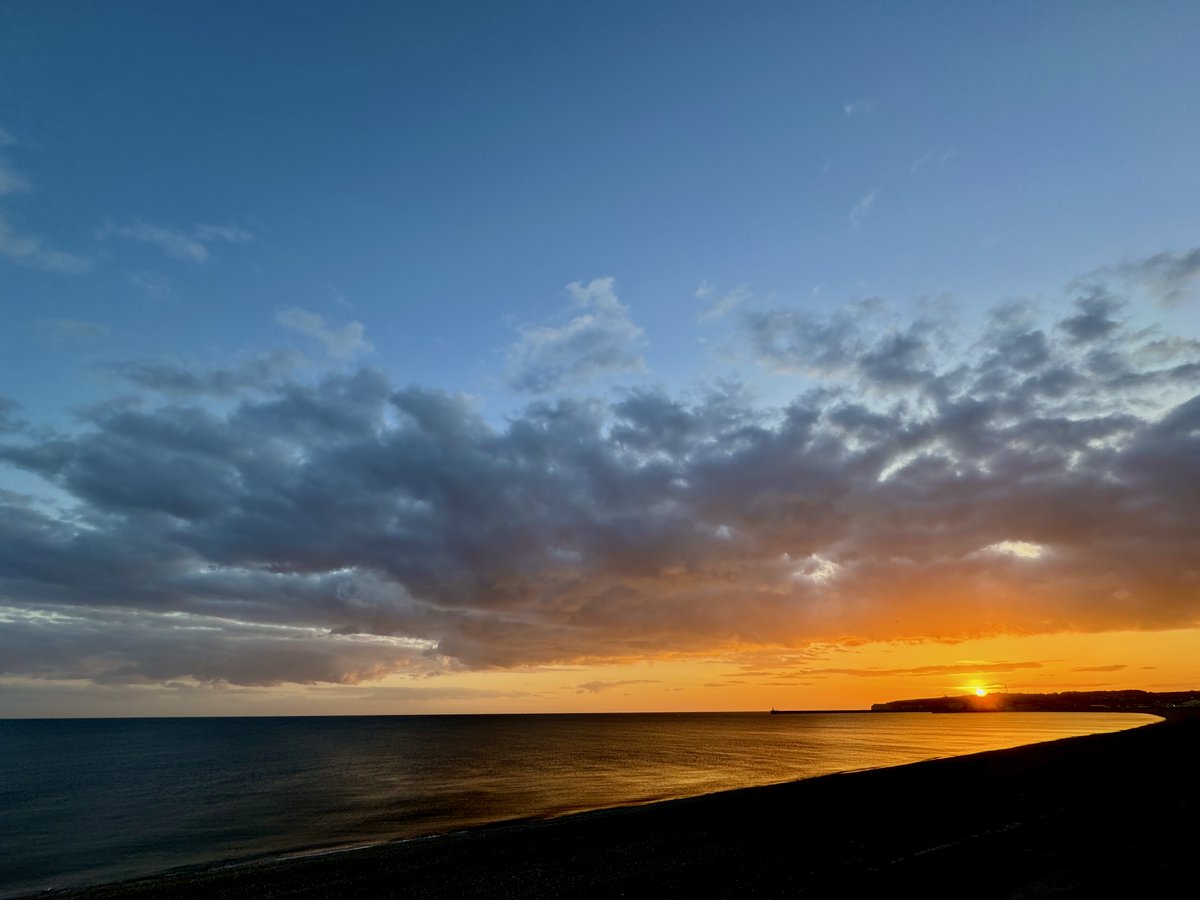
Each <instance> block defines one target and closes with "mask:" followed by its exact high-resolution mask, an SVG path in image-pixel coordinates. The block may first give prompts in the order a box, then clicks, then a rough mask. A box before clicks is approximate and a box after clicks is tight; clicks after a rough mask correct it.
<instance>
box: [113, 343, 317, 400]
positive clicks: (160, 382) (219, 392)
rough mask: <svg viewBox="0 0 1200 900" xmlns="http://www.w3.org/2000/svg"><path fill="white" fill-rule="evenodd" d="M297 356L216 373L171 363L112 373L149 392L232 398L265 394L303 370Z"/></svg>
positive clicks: (129, 366) (125, 366)
mask: <svg viewBox="0 0 1200 900" xmlns="http://www.w3.org/2000/svg"><path fill="white" fill-rule="evenodd" d="M303 363H304V358H303V357H302V356H301V355H300V354H298V353H287V352H282V353H268V354H264V355H262V356H256V357H253V358H251V359H246V360H242V361H241V362H239V363H237V364H236V365H233V366H229V367H226V368H216V369H196V368H188V367H186V366H181V365H176V364H171V363H131V362H124V363H117V364H115V365H113V366H112V367H111V368H112V371H113V372H114V373H116V374H117V375H119V376H120V377H122V378H125V379H128V380H129V381H131V382H133V383H134V384H135V385H137V386H138V387H141V388H145V389H146V390H150V391H156V392H158V393H162V394H169V395H173V396H179V397H187V396H205V395H208V396H213V397H232V396H233V395H235V394H238V393H242V392H244V391H253V390H264V389H267V388H270V387H271V386H273V385H276V384H278V383H279V382H280V381H281V380H282V379H284V378H285V377H286V376H287V375H289V374H291V373H292V372H294V371H295V370H296V369H298V368H300V366H301V365H303Z"/></svg>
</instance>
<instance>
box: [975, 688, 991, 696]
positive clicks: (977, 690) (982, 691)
mask: <svg viewBox="0 0 1200 900" xmlns="http://www.w3.org/2000/svg"><path fill="white" fill-rule="evenodd" d="M987 695H988V692H987V688H981V687H977V688H975V696H976V697H986V696H987Z"/></svg>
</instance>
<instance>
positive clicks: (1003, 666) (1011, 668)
mask: <svg viewBox="0 0 1200 900" xmlns="http://www.w3.org/2000/svg"><path fill="white" fill-rule="evenodd" d="M1043 665H1044V663H1041V662H996V663H970V662H967V663H954V664H951V665H939V666H912V667H909V668H902V669H801V670H798V674H802V675H853V676H856V677H860V678H880V677H895V676H899V675H905V676H918V677H920V676H926V675H971V674H974V673H976V672H1016V671H1018V670H1020V669H1040V668H1041V667H1042V666H1043ZM1072 671H1076V672H1078V671H1082V670H1080V669H1074V670H1072Z"/></svg>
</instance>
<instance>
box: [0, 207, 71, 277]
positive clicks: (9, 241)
mask: <svg viewBox="0 0 1200 900" xmlns="http://www.w3.org/2000/svg"><path fill="white" fill-rule="evenodd" d="M0 256H3V257H5V258H6V259H8V261H9V262H12V263H15V264H16V265H19V266H27V267H28V268H31V269H41V270H42V271H43V272H55V273H58V274H61V275H79V274H82V273H83V272H87V271H88V270H90V269H91V267H92V261H91V260H90V259H88V258H86V257H83V256H78V255H76V254H74V253H66V252H64V251H62V250H54V249H52V248H50V247H47V246H46V245H45V243H44V242H43V240H42V238H40V237H38V236H37V235H33V234H25V233H22V232H20V231H18V230H17V229H16V228H14V227H13V226H12V225H11V224H9V222H8V221H7V220H6V219H4V218H2V217H0Z"/></svg>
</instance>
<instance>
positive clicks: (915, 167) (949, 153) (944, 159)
mask: <svg viewBox="0 0 1200 900" xmlns="http://www.w3.org/2000/svg"><path fill="white" fill-rule="evenodd" d="M956 156H958V150H957V149H955V148H954V147H948V148H947V149H945V150H939V151H937V152H935V153H926V154H925V155H924V156H922V157H919V158H918V159H915V160H913V164H912V166H910V167H909V171H910V172H912V174H914V175H916V174H917V173H918V172H920V171H921V170H922V169H925V168H931V167H933V168H941V167H942V166H944V165H945V164H946V163H948V162H950V160H952V159H954V157H956Z"/></svg>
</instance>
